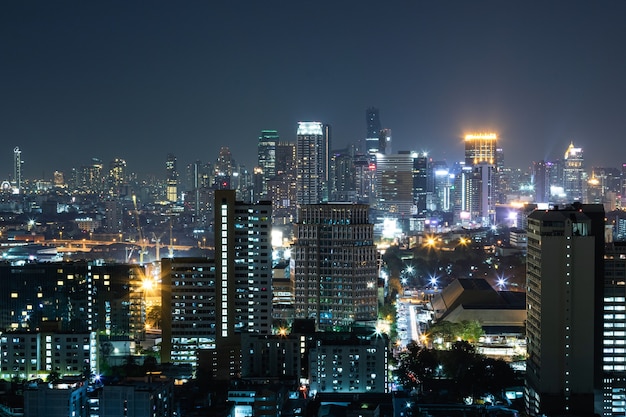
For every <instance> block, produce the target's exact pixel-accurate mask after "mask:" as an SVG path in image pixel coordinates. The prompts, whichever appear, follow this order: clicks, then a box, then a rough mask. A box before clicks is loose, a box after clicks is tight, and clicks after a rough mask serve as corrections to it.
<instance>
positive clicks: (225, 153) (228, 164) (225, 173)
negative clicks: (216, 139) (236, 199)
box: [214, 146, 235, 177]
mask: <svg viewBox="0 0 626 417" xmlns="http://www.w3.org/2000/svg"><path fill="white" fill-rule="evenodd" d="M234 167H235V160H234V159H233V156H232V154H231V153H230V149H229V148H228V146H222V147H221V148H220V153H219V155H218V156H217V161H216V162H215V167H214V169H215V175H216V176H218V175H219V176H221V177H231V176H232V175H233V171H234Z"/></svg>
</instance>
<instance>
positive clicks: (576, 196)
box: [563, 142, 587, 203]
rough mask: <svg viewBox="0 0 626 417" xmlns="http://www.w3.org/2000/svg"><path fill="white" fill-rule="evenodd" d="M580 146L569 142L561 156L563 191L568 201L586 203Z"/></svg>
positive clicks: (584, 174)
mask: <svg viewBox="0 0 626 417" xmlns="http://www.w3.org/2000/svg"><path fill="white" fill-rule="evenodd" d="M584 164H585V159H584V155H583V150H582V148H577V147H575V146H574V143H573V142H572V143H570V145H569V147H568V148H567V150H566V151H565V156H564V158H563V191H564V192H565V195H566V197H567V198H568V199H569V201H578V202H581V203H586V202H587V201H586V185H587V173H586V172H585V166H584Z"/></svg>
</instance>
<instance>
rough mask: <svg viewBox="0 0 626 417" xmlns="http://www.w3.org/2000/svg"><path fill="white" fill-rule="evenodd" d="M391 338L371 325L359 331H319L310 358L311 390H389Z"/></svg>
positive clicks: (363, 391)
mask: <svg viewBox="0 0 626 417" xmlns="http://www.w3.org/2000/svg"><path fill="white" fill-rule="evenodd" d="M388 349H389V338H388V337H387V335H385V334H378V333H376V332H373V331H371V330H370V329H367V331H366V332H364V333H362V334H359V333H356V332H351V333H343V332H342V333H338V332H333V333H323V334H320V333H318V334H316V336H315V345H314V346H313V347H311V349H310V351H309V355H308V359H309V363H308V365H309V374H310V375H309V385H310V391H311V393H315V394H318V393H324V392H334V393H366V392H367V393H385V392H388V389H389V380H388V366H387V358H388V356H389V355H388Z"/></svg>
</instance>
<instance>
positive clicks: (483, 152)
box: [465, 133, 502, 225]
mask: <svg viewBox="0 0 626 417" xmlns="http://www.w3.org/2000/svg"><path fill="white" fill-rule="evenodd" d="M497 141H498V136H497V135H496V134H495V133H477V134H468V135H465V166H467V167H471V168H472V171H473V175H471V176H468V177H467V178H468V179H469V180H470V183H469V184H467V188H468V189H471V192H472V196H473V197H475V199H474V201H473V202H472V203H471V204H467V203H466V204H465V205H466V206H468V208H469V213H470V214H471V217H472V218H471V220H474V221H477V222H481V223H482V224H485V225H488V224H493V222H494V220H495V212H496V196H497V182H498V178H497V165H498V155H501V154H502V152H501V150H500V151H498V148H497V147H496V145H497Z"/></svg>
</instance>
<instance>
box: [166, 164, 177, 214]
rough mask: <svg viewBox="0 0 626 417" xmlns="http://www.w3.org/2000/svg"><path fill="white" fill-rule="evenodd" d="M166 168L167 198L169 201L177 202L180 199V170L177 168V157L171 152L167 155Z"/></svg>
mask: <svg viewBox="0 0 626 417" xmlns="http://www.w3.org/2000/svg"><path fill="white" fill-rule="evenodd" d="M165 170H166V172H167V178H166V187H167V190H166V192H165V194H166V195H165V198H166V199H167V201H170V202H175V201H176V200H178V170H177V169H176V157H175V156H174V155H173V154H171V153H170V154H168V155H167V160H166V161H165Z"/></svg>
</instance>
